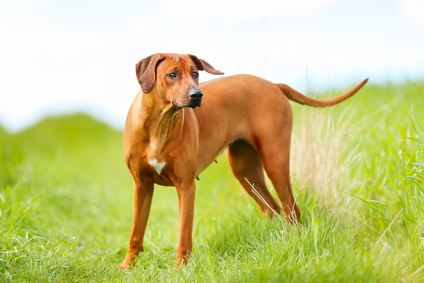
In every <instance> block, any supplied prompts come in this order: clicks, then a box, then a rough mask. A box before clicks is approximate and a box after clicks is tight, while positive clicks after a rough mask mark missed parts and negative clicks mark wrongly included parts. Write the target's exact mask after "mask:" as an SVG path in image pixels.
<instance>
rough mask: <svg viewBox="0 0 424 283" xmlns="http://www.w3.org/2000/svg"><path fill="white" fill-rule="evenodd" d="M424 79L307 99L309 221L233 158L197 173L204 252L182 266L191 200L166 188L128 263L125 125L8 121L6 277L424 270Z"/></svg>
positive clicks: (303, 133) (295, 163) (4, 142)
mask: <svg viewBox="0 0 424 283" xmlns="http://www.w3.org/2000/svg"><path fill="white" fill-rule="evenodd" d="M423 90H424V87H423V83H421V82H411V83H405V84H402V85H392V84H387V85H369V86H367V87H366V88H365V89H364V90H362V91H361V92H360V93H358V94H357V95H356V96H355V97H353V98H352V99H350V100H348V101H347V102H345V103H343V104H341V105H339V106H336V107H334V108H330V109H310V108H306V107H300V106H298V105H294V106H293V107H294V113H295V126H294V130H293V140H292V154H291V158H292V160H291V166H292V167H291V170H292V183H293V188H294V193H295V195H296V199H297V202H298V204H299V207H300V209H301V211H302V221H301V224H300V225H296V226H290V225H288V224H287V223H285V222H284V221H280V220H278V218H277V217H274V218H273V219H265V220H263V219H262V217H261V215H260V212H259V209H258V208H257V206H256V204H255V202H254V201H253V200H252V199H251V198H250V197H249V196H248V195H247V194H246V193H245V192H244V191H243V189H241V187H240V185H239V184H238V183H237V181H236V180H235V179H234V177H232V175H231V173H230V170H229V168H228V164H227V162H226V161H225V158H223V157H221V158H219V159H218V164H213V165H211V166H210V168H209V169H208V170H206V171H205V172H204V173H202V175H201V176H200V181H199V182H197V195H196V214H195V220H194V222H195V224H194V232H193V234H194V252H193V255H192V258H191V260H190V262H189V264H188V265H187V266H184V267H182V268H181V269H180V270H179V271H178V272H176V273H174V272H173V268H174V266H175V250H176V245H177V241H178V229H179V227H178V205H177V204H178V200H177V196H176V192H175V189H173V188H162V187H157V188H156V190H155V195H154V199H153V204H152V212H151V216H150V219H149V223H148V228H147V232H146V237H145V252H143V253H142V254H141V255H140V256H139V259H138V261H137V263H136V265H135V266H134V268H133V269H131V270H124V271H121V270H117V269H115V268H114V266H116V265H117V264H118V263H119V262H120V261H121V260H122V259H123V257H124V255H125V252H126V249H127V246H128V237H129V232H130V229H131V223H132V219H131V217H132V180H131V177H130V175H129V173H128V172H127V169H126V168H125V165H124V164H123V161H122V149H121V148H122V147H121V143H122V141H121V139H122V133H120V132H116V131H114V130H111V129H110V128H108V127H107V126H105V125H103V124H101V123H99V122H97V121H95V120H93V119H92V118H90V117H87V116H85V115H74V116H68V117H53V118H49V119H46V120H44V121H42V122H41V123H39V124H37V125H34V126H33V127H31V128H29V129H27V130H25V131H23V132H20V133H17V134H13V135H12V134H8V133H7V132H6V131H4V130H1V129H0V281H84V282H85V281H122V282H131V281H145V282H150V281H160V282H169V281H176V282H180V281H190V282H191V281H198V282H226V281H228V282H249V281H255V282H262V281H265V282H274V281H275V282H281V281H284V280H287V281H295V282H327V281H337V282H384V281H386V282H397V281H406V282H419V281H422V280H423V279H424V267H423V266H424V262H423V261H424V258H423V248H424V247H423V239H424V231H423V224H424V223H423V216H424V215H423V213H424V212H423V205H424V203H423V202H424V195H423V194H424V191H423V189H424V184H423V183H424V177H423V176H424V175H423V170H424V167H423V166H424V165H423V164H424V160H423V158H424V127H423V125H424V120H423V119H424V116H423V111H422V110H421V109H424V100H423V99H422V97H423V96H422V95H423V94H424V91H423ZM412 105H413V107H412Z"/></svg>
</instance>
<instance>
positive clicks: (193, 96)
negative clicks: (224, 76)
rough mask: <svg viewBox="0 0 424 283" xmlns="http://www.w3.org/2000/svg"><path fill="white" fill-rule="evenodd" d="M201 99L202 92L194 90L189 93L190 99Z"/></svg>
mask: <svg viewBox="0 0 424 283" xmlns="http://www.w3.org/2000/svg"><path fill="white" fill-rule="evenodd" d="M202 97H203V92H202V91H201V90H200V89H196V90H194V91H192V92H190V98H191V99H201V98H202Z"/></svg>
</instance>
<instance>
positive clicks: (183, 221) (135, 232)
mask: <svg viewBox="0 0 424 283" xmlns="http://www.w3.org/2000/svg"><path fill="white" fill-rule="evenodd" d="M199 71H206V72H208V73H210V74H214V75H222V74H224V73H222V72H221V71H218V70H216V69H215V68H214V67H212V66H211V65H210V64H209V63H207V62H206V61H204V60H202V59H199V58H198V57H196V56H194V55H189V54H188V55H181V54H164V53H163V54H160V53H158V54H154V55H151V56H149V57H147V58H145V59H143V60H141V61H140V62H138V63H137V64H136V75H137V79H138V82H139V84H140V86H141V90H140V92H139V93H138V94H137V96H136V98H135V99H134V102H133V103H132V105H131V107H130V110H129V113H128V116H127V120H126V123H125V129H124V140H123V148H124V157H125V162H126V164H127V167H128V169H129V171H130V173H131V175H132V177H133V179H134V212H133V225H132V230H131V236H130V244H129V248H128V252H127V254H126V257H125V259H124V261H123V262H122V263H121V265H120V266H119V267H120V268H122V269H124V268H128V267H130V266H131V264H133V263H134V262H135V260H136V257H137V255H138V254H139V253H140V252H141V251H143V237H144V233H145V230H146V225H147V220H148V217H149V212H150V206H151V202H152V198H153V186H154V184H155V183H156V184H159V185H163V186H175V187H176V190H177V194H178V201H179V217H180V218H179V221H180V232H179V243H178V248H177V266H176V269H177V268H178V266H179V265H180V264H185V263H187V260H188V257H189V255H190V253H191V250H192V230H193V216H194V199H195V191H196V185H195V179H196V178H198V176H199V174H200V173H201V172H202V171H203V170H204V169H206V167H208V165H209V164H211V163H212V162H213V161H214V160H216V158H217V157H218V156H219V155H220V154H221V153H222V152H223V151H224V150H225V149H227V157H228V161H229V164H230V167H231V170H232V172H233V174H234V175H235V177H236V178H237V179H238V180H239V182H240V183H241V185H242V186H243V188H244V189H245V190H246V192H247V193H248V194H249V195H250V196H251V197H252V198H253V199H254V200H255V201H256V203H257V204H258V205H259V208H260V210H261V212H262V214H263V215H264V216H265V215H271V216H272V213H271V212H272V210H274V211H276V212H277V213H279V212H281V208H282V210H283V211H284V213H285V215H286V219H287V221H288V222H290V223H296V222H297V221H298V220H299V219H300V210H299V208H298V206H297V204H296V202H295V199H294V197H293V193H292V188H291V184H290V172H289V160H290V138H291V132H292V123H293V113H292V108H291V106H290V103H289V100H292V101H294V102H297V103H300V104H305V105H309V106H313V107H327V106H331V105H335V104H338V103H340V102H342V101H344V100H346V99H347V98H349V97H351V96H352V95H354V94H355V93H356V92H357V91H358V90H359V89H360V88H361V87H362V86H363V85H364V84H365V83H366V82H367V80H368V79H365V80H363V81H362V82H361V83H359V84H358V85H356V86H355V87H354V88H352V89H351V90H349V91H347V92H346V93H344V94H342V95H340V96H338V97H336V98H333V99H328V100H316V99H313V98H309V97H307V96H304V95H303V94H301V93H299V92H297V91H296V90H294V89H292V88H291V87H289V86H287V85H285V84H274V83H271V82H269V81H267V80H264V79H261V78H258V77H255V76H251V75H235V76H230V77H222V78H218V79H215V80H211V81H208V82H204V83H201V84H199ZM264 170H265V172H266V174H267V175H268V177H269V179H270V180H271V182H272V184H273V186H274V188H275V191H276V193H277V195H278V198H279V199H280V201H281V207H280V205H279V204H278V203H277V201H276V200H275V199H274V197H273V196H272V195H271V194H270V192H269V191H268V189H267V186H266V184H265V177H264ZM246 179H247V180H248V181H249V182H250V183H254V184H255V189H256V190H257V191H258V192H259V194H260V195H261V196H262V198H263V199H264V200H265V201H266V202H267V203H268V205H269V206H270V207H271V208H272V210H271V209H270V208H269V207H268V206H266V205H265V204H264V203H263V202H262V201H261V200H260V199H259V198H258V196H257V195H255V194H254V193H253V192H252V190H251V187H250V185H249V184H248V183H247V182H246Z"/></svg>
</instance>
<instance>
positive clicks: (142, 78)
mask: <svg viewBox="0 0 424 283" xmlns="http://www.w3.org/2000/svg"><path fill="white" fill-rule="evenodd" d="M164 59H165V57H164V56H162V55H161V54H154V55H150V56H149V57H146V58H144V59H143V60H140V62H138V63H137V64H136V65H135V73H136V75H137V80H138V83H139V84H140V86H141V90H142V91H143V93H149V92H151V91H152V89H153V86H154V85H155V80H156V67H157V66H158V64H159V63H160V62H161V61H162V60H164Z"/></svg>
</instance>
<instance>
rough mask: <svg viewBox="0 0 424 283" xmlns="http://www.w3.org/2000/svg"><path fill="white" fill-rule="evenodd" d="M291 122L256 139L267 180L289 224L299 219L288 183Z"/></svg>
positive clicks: (280, 125)
mask: <svg viewBox="0 0 424 283" xmlns="http://www.w3.org/2000/svg"><path fill="white" fill-rule="evenodd" d="M291 128H292V124H291V121H287V122H285V123H284V122H282V123H281V124H279V129H278V130H274V131H273V132H272V133H271V132H270V133H269V135H262V136H261V137H260V138H258V144H257V148H258V152H259V156H260V158H261V160H262V164H263V166H264V168H265V172H266V173H267V175H268V177H269V179H270V180H271V182H272V185H273V186H274V189H275V191H276V192H277V195H278V198H279V199H280V201H281V206H282V208H283V211H284V213H285V215H286V219H287V221H288V222H289V223H296V222H297V221H298V220H299V219H300V210H299V208H298V206H297V204H296V201H295V199H294V197H293V192H292V187H291V183H290V137H291Z"/></svg>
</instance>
